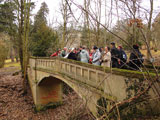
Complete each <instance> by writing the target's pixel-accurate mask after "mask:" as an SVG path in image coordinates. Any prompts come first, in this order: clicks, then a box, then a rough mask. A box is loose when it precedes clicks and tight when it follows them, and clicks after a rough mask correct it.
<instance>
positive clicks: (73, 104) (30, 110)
mask: <svg viewBox="0 0 160 120" xmlns="http://www.w3.org/2000/svg"><path fill="white" fill-rule="evenodd" d="M17 70H18V69H17V67H9V68H2V69H0V120H91V119H92V118H91V116H90V115H89V114H88V113H89V112H88V110H87V109H85V106H84V104H83V102H82V100H81V99H80V98H79V97H78V95H77V94H76V93H74V92H71V93H70V94H69V95H67V96H66V95H63V105H61V106H59V107H57V108H55V109H48V110H46V111H42V112H38V113H36V112H35V111H34V104H33V100H32V96H31V92H30V89H29V88H28V93H27V94H26V95H23V88H22V78H21V75H16V76H13V75H12V74H13V73H14V72H16V71H17ZM92 120H93V119H92Z"/></svg>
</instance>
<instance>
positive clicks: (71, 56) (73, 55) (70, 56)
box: [67, 48, 77, 60]
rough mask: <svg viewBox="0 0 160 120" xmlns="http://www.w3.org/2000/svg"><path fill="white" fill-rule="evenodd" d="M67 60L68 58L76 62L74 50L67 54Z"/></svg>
mask: <svg viewBox="0 0 160 120" xmlns="http://www.w3.org/2000/svg"><path fill="white" fill-rule="evenodd" d="M67 58H68V59H72V60H77V56H76V53H75V49H74V48H72V49H71V52H70V53H69V55H68V57H67Z"/></svg>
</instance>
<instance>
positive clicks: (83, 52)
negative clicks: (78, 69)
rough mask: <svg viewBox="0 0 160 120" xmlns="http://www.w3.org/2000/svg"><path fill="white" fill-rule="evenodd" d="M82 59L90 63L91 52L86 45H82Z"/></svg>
mask: <svg viewBox="0 0 160 120" xmlns="http://www.w3.org/2000/svg"><path fill="white" fill-rule="evenodd" d="M80 61H81V62H84V63H88V62H89V53H88V51H87V50H86V47H85V46H83V47H82V50H81V52H80Z"/></svg>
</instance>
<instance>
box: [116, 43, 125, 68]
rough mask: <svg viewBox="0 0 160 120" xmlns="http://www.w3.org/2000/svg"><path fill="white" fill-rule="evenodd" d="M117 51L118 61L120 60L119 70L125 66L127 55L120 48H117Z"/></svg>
mask: <svg viewBox="0 0 160 120" xmlns="http://www.w3.org/2000/svg"><path fill="white" fill-rule="evenodd" d="M118 50H119V59H120V62H119V68H122V69H123V68H125V66H126V62H127V54H126V53H125V51H124V50H123V48H122V46H118Z"/></svg>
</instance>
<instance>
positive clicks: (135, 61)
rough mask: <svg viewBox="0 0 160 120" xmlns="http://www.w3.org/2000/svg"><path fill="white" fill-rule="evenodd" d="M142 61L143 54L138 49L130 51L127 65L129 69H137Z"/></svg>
mask: <svg viewBox="0 0 160 120" xmlns="http://www.w3.org/2000/svg"><path fill="white" fill-rule="evenodd" d="M142 63H143V56H142V54H141V52H140V51H139V50H138V49H135V50H134V51H132V52H131V54H130V58H129V66H130V68H131V69H138V68H139V67H141V65H142Z"/></svg>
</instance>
